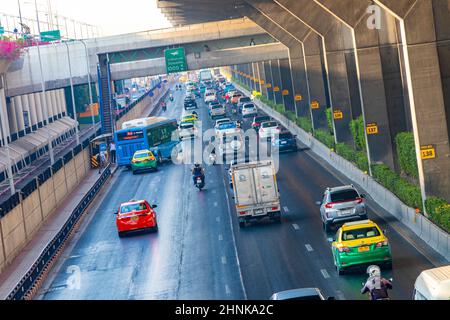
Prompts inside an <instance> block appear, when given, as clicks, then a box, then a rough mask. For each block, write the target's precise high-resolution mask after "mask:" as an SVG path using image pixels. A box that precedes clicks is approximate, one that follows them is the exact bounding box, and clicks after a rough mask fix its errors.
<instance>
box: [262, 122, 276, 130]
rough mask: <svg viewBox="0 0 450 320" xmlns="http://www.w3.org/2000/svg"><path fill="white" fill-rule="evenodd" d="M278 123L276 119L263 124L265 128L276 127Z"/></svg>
mask: <svg viewBox="0 0 450 320" xmlns="http://www.w3.org/2000/svg"><path fill="white" fill-rule="evenodd" d="M276 126H277V123H276V122H275V121H269V122H264V123H263V124H262V127H263V128H269V127H276Z"/></svg>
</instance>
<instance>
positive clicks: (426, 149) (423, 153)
mask: <svg viewBox="0 0 450 320" xmlns="http://www.w3.org/2000/svg"><path fill="white" fill-rule="evenodd" d="M420 157H421V158H422V160H427V159H434V158H436V149H435V148H434V146H433V145H427V146H421V147H420Z"/></svg>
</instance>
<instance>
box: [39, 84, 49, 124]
mask: <svg viewBox="0 0 450 320" xmlns="http://www.w3.org/2000/svg"><path fill="white" fill-rule="evenodd" d="M39 99H40V100H41V108H42V109H41V110H42V119H43V120H42V124H43V125H44V126H46V125H47V124H48V118H49V117H50V115H49V114H50V111H49V106H48V103H47V93H45V94H44V93H42V92H39Z"/></svg>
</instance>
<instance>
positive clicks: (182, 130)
mask: <svg viewBox="0 0 450 320" xmlns="http://www.w3.org/2000/svg"><path fill="white" fill-rule="evenodd" d="M197 133H198V129H197V126H196V125H195V124H193V123H191V122H182V123H180V125H179V127H178V136H179V137H180V140H184V139H186V138H187V139H192V138H195V137H196V136H197Z"/></svg>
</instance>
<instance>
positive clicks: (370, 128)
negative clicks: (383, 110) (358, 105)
mask: <svg viewBox="0 0 450 320" xmlns="http://www.w3.org/2000/svg"><path fill="white" fill-rule="evenodd" d="M366 132H367V134H368V135H371V134H378V125H377V124H376V123H368V124H367V126H366Z"/></svg>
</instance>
